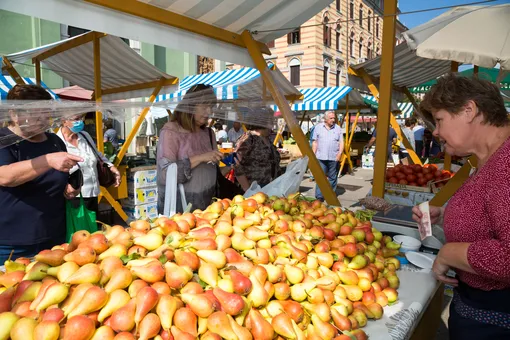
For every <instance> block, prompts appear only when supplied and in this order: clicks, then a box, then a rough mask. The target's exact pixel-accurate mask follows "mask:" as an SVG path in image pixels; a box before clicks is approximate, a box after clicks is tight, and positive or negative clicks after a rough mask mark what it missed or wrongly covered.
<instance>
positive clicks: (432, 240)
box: [372, 204, 443, 253]
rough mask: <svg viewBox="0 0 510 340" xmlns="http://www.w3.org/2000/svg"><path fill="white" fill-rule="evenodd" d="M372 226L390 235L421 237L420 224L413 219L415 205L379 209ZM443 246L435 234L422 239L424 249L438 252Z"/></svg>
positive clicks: (373, 218)
mask: <svg viewBox="0 0 510 340" xmlns="http://www.w3.org/2000/svg"><path fill="white" fill-rule="evenodd" d="M372 226H373V227H374V228H377V230H379V231H381V232H382V233H383V234H384V233H385V234H388V235H390V236H395V235H406V236H410V237H414V238H416V239H418V240H419V239H420V232H419V231H418V224H417V223H416V222H415V221H414V220H413V207H409V206H404V205H396V204H394V205H392V206H391V207H390V208H388V209H387V210H385V211H379V212H377V213H376V214H375V215H374V216H373V217H372ZM442 246H443V244H442V243H441V241H439V240H438V239H437V238H436V237H435V236H430V237H427V238H426V239H425V240H423V241H422V251H424V252H431V253H437V251H438V250H439V249H440V248H441V247H442Z"/></svg>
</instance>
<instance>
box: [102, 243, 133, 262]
mask: <svg viewBox="0 0 510 340" xmlns="http://www.w3.org/2000/svg"><path fill="white" fill-rule="evenodd" d="M124 255H127V247H126V246H125V245H123V244H113V245H112V246H111V247H110V248H108V249H107V250H105V251H104V252H102V253H101V254H100V255H99V256H98V259H99V260H104V259H106V258H107V257H110V256H113V257H118V258H120V257H121V256H124Z"/></svg>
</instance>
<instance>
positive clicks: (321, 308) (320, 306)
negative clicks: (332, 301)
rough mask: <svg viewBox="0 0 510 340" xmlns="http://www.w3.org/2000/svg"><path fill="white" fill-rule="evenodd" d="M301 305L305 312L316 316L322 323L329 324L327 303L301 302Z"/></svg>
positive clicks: (329, 317)
mask: <svg viewBox="0 0 510 340" xmlns="http://www.w3.org/2000/svg"><path fill="white" fill-rule="evenodd" d="M315 289H317V288H315ZM301 305H302V306H303V308H304V309H305V310H306V311H307V312H309V313H310V314H315V315H317V316H318V317H319V318H320V319H321V320H322V321H324V322H329V321H330V320H331V309H330V307H329V305H328V304H327V303H325V302H321V303H310V302H302V303H301Z"/></svg>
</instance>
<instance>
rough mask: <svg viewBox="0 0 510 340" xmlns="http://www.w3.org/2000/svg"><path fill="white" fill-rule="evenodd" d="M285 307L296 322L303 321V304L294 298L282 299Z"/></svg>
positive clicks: (282, 304)
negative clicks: (293, 299)
mask: <svg viewBox="0 0 510 340" xmlns="http://www.w3.org/2000/svg"><path fill="white" fill-rule="evenodd" d="M279 302H280V304H281V306H282V307H283V309H284V311H285V313H286V314H287V315H289V316H290V317H291V319H292V320H294V321H295V322H296V323H300V322H302V321H303V319H304V317H305V312H304V309H303V306H302V305H301V304H299V303H298V302H296V301H292V300H281V301H279Z"/></svg>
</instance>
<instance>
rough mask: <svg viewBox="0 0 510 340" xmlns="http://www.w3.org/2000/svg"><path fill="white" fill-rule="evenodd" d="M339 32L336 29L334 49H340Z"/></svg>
mask: <svg viewBox="0 0 510 340" xmlns="http://www.w3.org/2000/svg"><path fill="white" fill-rule="evenodd" d="M340 39H341V38H340V32H339V31H336V50H337V51H340Z"/></svg>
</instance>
